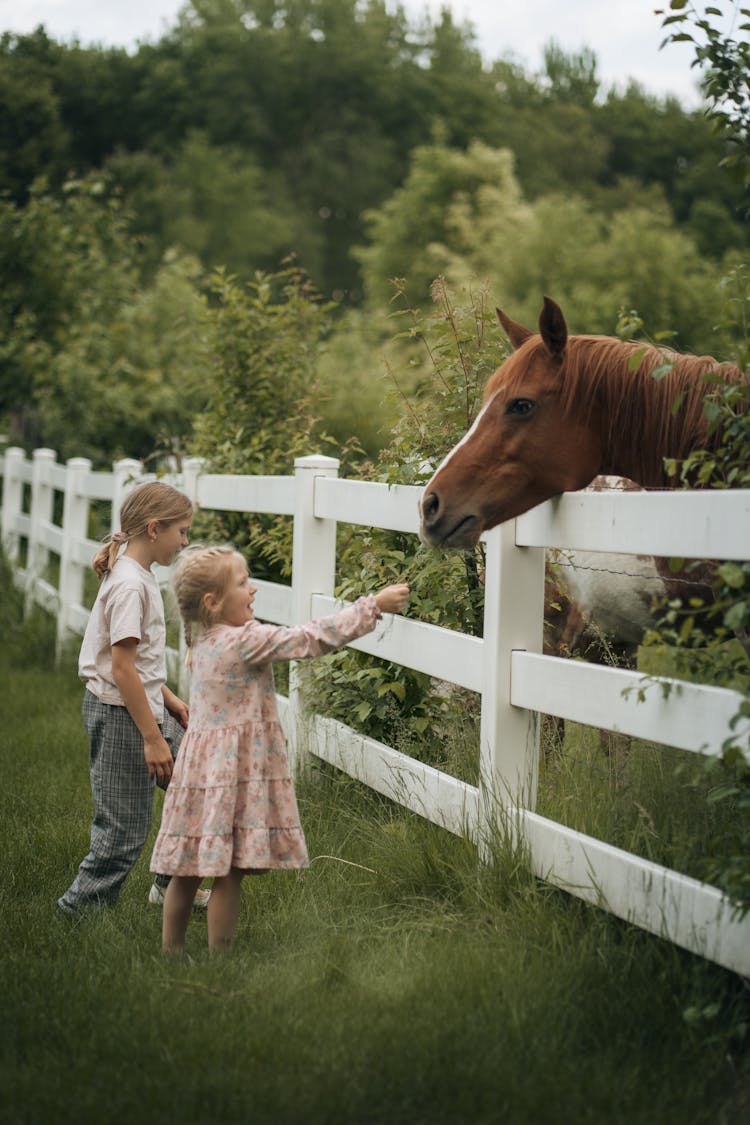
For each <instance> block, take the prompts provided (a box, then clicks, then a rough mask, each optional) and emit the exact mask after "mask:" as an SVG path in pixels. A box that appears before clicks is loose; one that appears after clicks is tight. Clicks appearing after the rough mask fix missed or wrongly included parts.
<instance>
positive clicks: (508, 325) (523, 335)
mask: <svg viewBox="0 0 750 1125" xmlns="http://www.w3.org/2000/svg"><path fill="white" fill-rule="evenodd" d="M495 312H496V313H497V319H498V320H499V321H500V323H501V325H502V326H503V329H504V330H505V335H506V336H507V337H508V339H509V340H510V342H511V344H512V345H513V347H514V348H520V346H521V344H522V343H523V342H524V340H528V338H529V336H533V335H534V333H533V332H531V331H530V330H529V329H528V328H524V326H523V325H522V324H516V322H515V320H511V319H510V317H509V316H506V315H505V313H504V312H503V311H502V309H495Z"/></svg>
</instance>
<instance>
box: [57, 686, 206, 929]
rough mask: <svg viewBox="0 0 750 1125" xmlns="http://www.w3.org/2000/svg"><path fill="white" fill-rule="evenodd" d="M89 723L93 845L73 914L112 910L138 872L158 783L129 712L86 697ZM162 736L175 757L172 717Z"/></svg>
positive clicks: (71, 894) (71, 902) (68, 906)
mask: <svg viewBox="0 0 750 1125" xmlns="http://www.w3.org/2000/svg"><path fill="white" fill-rule="evenodd" d="M82 710H83V723H84V726H85V727H86V730H87V731H88V735H89V741H90V746H91V761H90V770H91V795H92V797H93V800H94V820H93V823H92V825H91V845H90V850H89V853H88V855H87V856H85V857H84V859H83V860H82V861H81V865H80V867H79V868H78V874H77V875H76V877H75V879H74V880H73V882H72V883H71V885H70V886H69V887H68V889H67V891H66V892H65V894H64V895H63V896H62V898H60V899H59V900H58V905H59V906H60V907H62V909H63V910H66V911H68V913H75V912H76V911H78V910H81V909H85V908H86V907H91V906H112V905H113V904H114V903H115V902H116V901H117V899H118V896H119V894H120V891H121V890H122V885H123V883H124V882H125V879H126V878H127V876H128V874H129V873H130V871H131V870H132V868H133V867H134V866H135V864H136V862H137V860H138V857H139V856H140V854H141V851H142V850H143V845H144V844H145V842H146V837H147V836H148V834H149V831H150V829H151V816H152V812H153V805H154V781H153V779H152V778H150V777H149V775H148V766H147V765H146V759H145V758H144V756H143V735H142V734H141V732H140V731H139V730H138V727H137V726H136V725H135V723H134V722H133V720H132V718H131V717H130V712H129V711H128V709H127V708H126V707H116V706H112V705H111V704H108V703H102V702H101V700H99V699H98V698H97V697H96V696H95V695H94V694H93V692H90V691H86V692H84V696H83V708H82ZM161 731H162V734H163V735H164V738H165V739H166V741H167V742H168V744H169V748H170V749H171V751H172V755H173V756H175V755H176V753H177V750H178V748H179V745H180V742H181V740H182V735H183V733H184V732H183V729H182V727H181V726H180V724H179V723H178V722H177V721H176V720H175V719H173V718H172V716H171V715H170V714H169V713H168V712H167V713H165V716H164V722H163V723H162V724H161Z"/></svg>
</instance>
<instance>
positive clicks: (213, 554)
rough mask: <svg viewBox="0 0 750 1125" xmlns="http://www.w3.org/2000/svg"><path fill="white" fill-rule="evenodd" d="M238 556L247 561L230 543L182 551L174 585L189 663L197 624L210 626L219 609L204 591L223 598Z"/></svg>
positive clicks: (201, 626) (219, 599)
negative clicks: (214, 608) (209, 603)
mask: <svg viewBox="0 0 750 1125" xmlns="http://www.w3.org/2000/svg"><path fill="white" fill-rule="evenodd" d="M236 558H239V559H242V561H243V562H244V558H243V556H242V555H241V554H240V552H239V551H238V550H236V548H235V547H227V546H215V547H206V546H202V545H201V544H194V545H193V546H191V547H186V548H185V550H184V551H181V552H180V555H179V557H178V559H177V563H176V565H175V568H174V571H173V573H172V588H173V590H174V594H175V598H176V599H177V607H178V609H179V611H180V617H181V618H182V624H183V628H184V630H185V644H186V645H187V649H188V664H189V663H190V649H191V647H192V644H193V639H194V630H195V627H196V626H197V627H198V630H199V631H200V630H201V629H210V628H211V626H212V625H213V624H214V622H215V620H216V613H215V612H214V613H212V612H211V610H209V608H208V606H207V605H206V602H205V595H206V594H213V596H214V597H215V598H216V599H217V601H219V602H220V601H221V600H222V598H223V597H224V595H225V593H226V591H227V587H228V585H229V582H230V581H231V574H232V572H231V568H230V566H229V564H230V562H231V561H232V560H233V559H236Z"/></svg>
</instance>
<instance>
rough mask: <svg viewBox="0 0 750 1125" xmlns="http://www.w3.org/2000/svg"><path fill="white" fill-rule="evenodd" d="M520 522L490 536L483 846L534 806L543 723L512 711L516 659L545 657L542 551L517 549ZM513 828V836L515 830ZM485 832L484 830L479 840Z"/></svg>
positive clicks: (530, 714) (482, 768) (483, 714)
mask: <svg viewBox="0 0 750 1125" xmlns="http://www.w3.org/2000/svg"><path fill="white" fill-rule="evenodd" d="M515 530H516V527H515V520H512V521H510V522H509V523H506V524H502V525H501V526H500V527H498V528H495V529H494V530H493V531H491V532H489V533H488V535H487V564H486V579H485V608H484V642H483V646H484V647H483V651H484V683H483V686H482V712H481V733H480V739H481V742H480V788H481V791H482V802H481V809H482V813H481V815H482V817H483V818H484V825H483V828H484V831H485V832H486V833H487V839H486V841H484V842H485V843H489V841H490V840H491V839H492V836H493V833H494V832H495V831H496V830H497V828H498V817H500V821H501V823H500V825H499V827H500V828H501V830H502V829H503V827H506V825H504V824H503V823H502V820H503V818H502V812H503V809H504V808H505V809H507V810H508V811H509V812H510V813H511V815H512V810H513V809H514V808H518V807H525V808H528V809H533V808H534V805H535V802H536V786H537V758H538V753H539V717H538V715H537V714H536V713H535V712H532V711H526V710H524V709H522V708H520V707H514V706H512V704H511V702H510V689H511V682H510V681H511V654H512V652H513V650H514V649H524V650H526V651H527V652H541V651H542V631H543V626H544V550H543V548H541V547H516V544H515ZM513 827H514V825H513V824H512V823H510V824H508V825H507V828H509V829H510V830H512V829H513ZM481 833H482V829H481V828H480V837H481Z"/></svg>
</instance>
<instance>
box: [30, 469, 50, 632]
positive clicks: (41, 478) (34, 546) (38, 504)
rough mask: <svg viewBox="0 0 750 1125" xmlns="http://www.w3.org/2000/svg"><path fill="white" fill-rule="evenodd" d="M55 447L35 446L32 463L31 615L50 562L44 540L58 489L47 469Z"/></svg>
mask: <svg viewBox="0 0 750 1125" xmlns="http://www.w3.org/2000/svg"><path fill="white" fill-rule="evenodd" d="M56 460H57V454H56V453H55V451H54V449H35V450H34V452H33V454H32V463H31V511H30V513H29V547H28V553H27V556H26V596H25V612H26V613H27V614H29V613H30V612H31V609H32V607H33V605H34V601H35V597H36V583H37V579H39V578H41V577H42V575H43V574H44V572H45V571H46V569H47V566H48V565H49V549H48V547H46V546H45V543H44V533H45V527H46V526H48V525H49V524H50V523H51V521H52V507H53V504H54V500H55V491H54V489H53V487H52V485H51V483H50V480H49V473H48V471H47V470H48V468H49V466H50V465H54V464H55V462H56Z"/></svg>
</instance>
